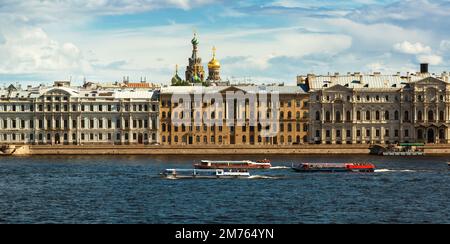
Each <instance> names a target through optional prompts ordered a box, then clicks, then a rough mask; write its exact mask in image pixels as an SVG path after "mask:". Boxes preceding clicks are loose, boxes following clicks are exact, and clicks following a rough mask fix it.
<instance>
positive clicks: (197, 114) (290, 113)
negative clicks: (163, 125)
mask: <svg viewBox="0 0 450 244" xmlns="http://www.w3.org/2000/svg"><path fill="white" fill-rule="evenodd" d="M203 114H204V117H205V118H206V117H207V113H206V112H203ZM170 115H171V113H170V112H167V113H166V112H162V113H161V118H162V119H166V118H171V117H170ZM173 115H174V118H178V119H183V118H184V117H185V113H184V112H181V113H180V114H178V112H174V114H173ZM210 115H211V116H210V117H209V118H211V119H216V113H215V112H211V114H210ZM218 115H219V116H218V118H217V119H219V120H221V119H223V113H222V112H219V113H218ZM259 115H260V116H259V117H262V116H261V114H260V113H259ZM284 115H285V114H284V112H283V111H281V112H280V119H285V116H284ZM253 116H254V113H250V117H253ZM308 116H309V113H307V112H304V113H303V117H301V113H300V112H299V111H297V113H296V116H295V117H296V119H301V118H303V119H307V118H308ZM193 117H194V112H193V111H191V118H193ZM246 117H247V116H246V112H242V117H241V118H246ZM271 117H272V116H271V113H270V112H267V114H266V118H271ZM195 118H197V119H200V112H196V113H195ZM286 118H287V119H292V112H290V111H289V112H287V117H286Z"/></svg>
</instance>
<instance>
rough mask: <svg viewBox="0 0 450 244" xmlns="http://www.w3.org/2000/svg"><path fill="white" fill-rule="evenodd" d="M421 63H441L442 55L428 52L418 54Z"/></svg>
mask: <svg viewBox="0 0 450 244" xmlns="http://www.w3.org/2000/svg"><path fill="white" fill-rule="evenodd" d="M417 61H418V62H420V63H429V64H430V65H439V64H441V63H442V57H441V56H439V55H435V54H426V55H419V56H417Z"/></svg>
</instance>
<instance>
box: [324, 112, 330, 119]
mask: <svg viewBox="0 0 450 244" xmlns="http://www.w3.org/2000/svg"><path fill="white" fill-rule="evenodd" d="M325 120H326V121H330V120H331V116H330V112H329V111H327V112H326V113H325Z"/></svg>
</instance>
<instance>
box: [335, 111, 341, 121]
mask: <svg viewBox="0 0 450 244" xmlns="http://www.w3.org/2000/svg"><path fill="white" fill-rule="evenodd" d="M336 121H337V122H341V112H339V111H336Z"/></svg>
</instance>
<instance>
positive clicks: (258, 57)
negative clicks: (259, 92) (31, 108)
mask: <svg viewBox="0 0 450 244" xmlns="http://www.w3.org/2000/svg"><path fill="white" fill-rule="evenodd" d="M449 17H450V1H443V0H433V1H431V0H430V1H428V0H405V1H394V0H384V1H381V0H380V1H377V0H353V1H330V0H319V1H300V0H266V1H263V0H247V1H239V0H238V1H230V0H135V1H131V0H40V1H38V0H30V1H18V0H0V82H1V83H2V84H7V83H11V82H20V83H24V84H29V83H33V84H36V83H50V82H52V81H53V80H65V79H69V78H70V77H72V80H74V81H75V82H77V83H81V82H82V80H83V79H84V77H86V79H87V80H89V81H102V82H113V81H116V80H121V79H122V77H123V76H129V77H130V80H134V81H138V80H140V78H141V77H146V78H147V80H148V81H152V82H157V83H166V84H167V83H168V82H169V81H170V78H171V77H172V75H173V73H174V69H175V65H176V64H179V65H180V72H181V73H183V72H184V69H185V66H186V64H187V58H188V57H189V56H190V54H191V45H190V40H191V38H192V33H193V31H194V30H196V31H197V32H198V34H199V39H200V54H201V57H202V58H203V64H204V66H205V68H206V64H207V62H208V61H209V59H210V58H211V49H212V47H213V46H216V47H217V57H218V58H219V60H220V61H221V63H222V67H223V69H222V78H225V79H231V80H234V81H242V80H252V81H255V82H259V83H269V82H284V83H285V84H294V83H295V79H296V76H297V75H299V74H307V73H316V74H326V73H328V72H341V73H346V72H355V71H360V72H374V71H380V72H383V73H396V72H403V73H406V72H411V71H417V69H418V64H419V63H420V62H429V63H430V64H431V71H432V72H442V71H444V70H447V71H448V70H450V68H449V67H450V54H449V51H450V26H449V25H448V18H449Z"/></svg>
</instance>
